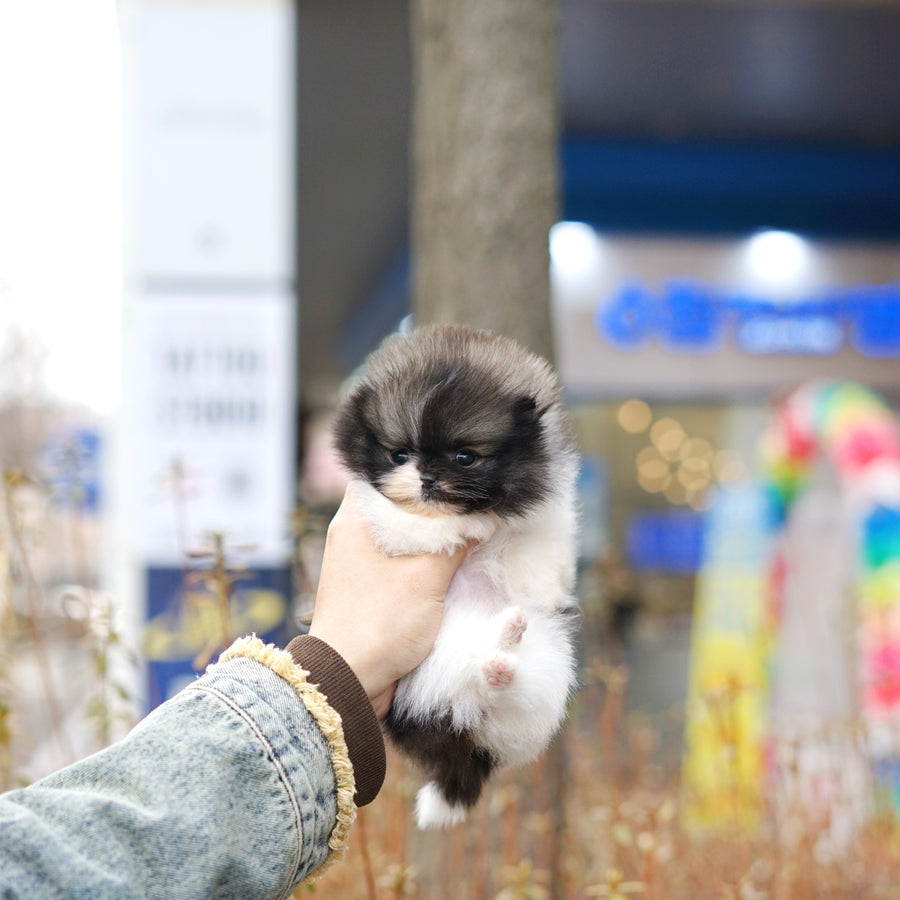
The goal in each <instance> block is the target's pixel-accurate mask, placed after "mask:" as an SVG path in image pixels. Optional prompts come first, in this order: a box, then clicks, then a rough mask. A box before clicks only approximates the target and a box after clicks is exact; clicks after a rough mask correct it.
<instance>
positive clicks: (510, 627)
mask: <svg viewBox="0 0 900 900" xmlns="http://www.w3.org/2000/svg"><path fill="white" fill-rule="evenodd" d="M527 627H528V620H527V619H526V618H525V614H524V613H523V612H522V610H520V609H515V610H513V611H512V612H511V613H510V615H509V618H508V619H507V620H506V621H505V622H504V623H503V629H502V630H501V632H500V646H501V647H512V646H514V645H515V644H518V643H519V641H521V640H522V635H523V634H525V629H526V628H527Z"/></svg>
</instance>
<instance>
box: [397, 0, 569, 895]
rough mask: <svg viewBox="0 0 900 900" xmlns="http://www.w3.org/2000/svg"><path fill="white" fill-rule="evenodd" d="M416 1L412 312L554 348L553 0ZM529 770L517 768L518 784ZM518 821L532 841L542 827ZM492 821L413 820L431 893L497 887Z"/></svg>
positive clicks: (558, 843) (556, 768)
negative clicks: (456, 826) (453, 847)
mask: <svg viewBox="0 0 900 900" xmlns="http://www.w3.org/2000/svg"><path fill="white" fill-rule="evenodd" d="M411 10H412V22H411V38H412V59H413V134H412V154H411V157H412V197H413V199H412V215H411V219H412V250H413V254H412V257H413V278H412V285H413V313H414V317H415V320H416V322H417V323H418V324H424V323H427V322H465V323H467V324H470V325H475V326H478V327H481V328H489V329H491V330H493V331H497V332H500V333H503V334H507V335H509V336H510V337H513V338H516V339H517V340H519V341H520V342H521V343H523V344H525V345H526V346H528V347H530V348H531V349H532V350H534V351H536V352H538V353H540V354H542V355H543V356H545V357H547V358H549V359H551V360H552V358H553V341H552V335H551V318H550V272H549V266H550V254H549V247H548V236H549V231H550V227H551V225H553V223H554V222H555V221H556V220H557V211H558V210H557V205H558V196H557V195H558V179H557V141H558V132H559V108H558V75H557V72H558V62H557V26H558V21H557V19H558V12H559V10H558V0H411ZM565 765H566V757H565V744H564V740H563V736H562V735H560V736H559V738H558V739H557V740H555V741H554V742H553V744H552V745H551V747H550V749H549V750H548V754H547V757H546V758H545V766H546V769H545V771H547V772H548V778H547V781H548V784H547V786H546V787H547V793H548V794H550V795H552V799H551V801H550V804H549V805H550V809H548V810H545V812H548V813H549V829H548V833H547V834H546V837H545V844H544V847H543V848H541V853H540V856H541V857H542V858H543V860H545V861H546V863H549V865H547V868H548V869H549V870H550V871H549V881H550V884H549V888H550V897H551V898H554V900H561V898H563V897H565V896H566V884H565V872H564V861H563V846H564V832H565V799H564V794H565V792H564V790H563V788H564V779H565V774H564V771H565ZM535 771H536V770H535V769H534V768H533V769H531V770H529V772H526V773H524V774H523V775H522V781H523V795H527V793H528V790H529V788H528V786H526V785H525V784H524V782H525V781H527V779H528V778H529V775H530V776H531V777H534V772H535ZM549 773H554V775H552V776H551V775H549ZM493 805H494V804H492V803H491V802H490V800H488V798H485V799H483V801H482V804H481V806H480V810H481V813H480V816H477V817H476V819H481V823H480V824H481V825H482V826H483V825H485V824H486V820H490V821H491V822H493V820H494V819H496V817H497V815H498V814H497V813H496V812H492V811H491V808H492V806H493ZM519 828H520V831H521V834H520V838H521V840H520V841H518V842H517V843H518V844H519V845H521V846H522V848H523V849H525V848H527V847H528V845H529V844H532V841H533V839H534V836H533V835H531V834H529V833H528V832H527V829H526V828H525V827H524V823H520V824H519ZM486 834H493V829H488V831H487V832H485V830H484V828H483V827H479V823H478V821H473V822H471V823H469V824H468V825H467V826H466V831H465V836H466V837H467V838H468V840H466V841H465V847H466V851H465V855H466V859H465V861H464V863H463V864H462V866H461V867H460V864H459V861H458V860H457V859H456V858H455V856H454V855H453V854H451V853H449V852H448V849H447V848H448V837H447V835H446V834H444V833H439V834H437V835H434V834H430V833H429V834H424V833H418V835H417V836H416V839H415V840H414V844H415V847H414V851H413V858H414V859H415V860H416V868H417V869H419V871H420V873H421V880H422V884H423V887H425V886H427V895H428V896H431V897H438V896H441V897H443V896H445V894H444V893H442V892H443V891H448V890H449V891H450V892H451V893H450V895H452V896H462V895H466V896H472V897H475V898H481V897H485V898H489V897H493V896H495V895H496V893H497V891H498V890H499V889H500V887H501V885H502V883H503V863H504V862H506V863H507V864H508V863H516V862H517V860H503V858H502V853H499V852H498V851H497V848H496V847H494V846H493V844H491V846H487V845H486V844H485V841H486V840H487V838H486ZM534 849H537V848H534ZM525 852H526V853H527V852H528V851H527V849H525ZM479 860H487V862H488V865H487V869H486V870H485V867H484V866H482V865H480V864H479ZM472 878H474V882H472V881H471V879H472ZM485 879H486V881H484V883H482V881H483V880H485ZM467 880H469V891H468V892H467V890H465V889H461V888H462V885H461V881H462V882H466V881H467Z"/></svg>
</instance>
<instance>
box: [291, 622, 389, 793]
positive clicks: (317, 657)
mask: <svg viewBox="0 0 900 900" xmlns="http://www.w3.org/2000/svg"><path fill="white" fill-rule="evenodd" d="M285 649H286V650H287V652H288V653H290V654H291V657H292V658H293V660H294V662H295V663H297V665H298V666H300V667H301V668H303V669H305V670H306V671H307V672H309V681H310V682H312V683H314V684H316V685H317V686H318V689H319V690H320V691H321V692H322V693H323V694H324V695H325V696H326V697H327V698H328V702H329V703H330V704H331V706H332V707H333V708H334V709H335V710H336V712H337V713H338V714H339V715H340V717H341V721H342V723H343V728H344V740H345V741H346V743H347V752H348V753H349V755H350V762H351V764H352V765H353V775H354V777H355V779H356V796H355V801H356V805H357V806H365V805H366V804H367V803H371V802H372V801H373V800H374V799H375V797H376V795H377V794H378V792H379V791H380V790H381V785H382V784H383V783H384V773H385V768H386V761H385V753H384V738H383V737H382V735H381V727H380V726H379V724H378V719H377V718H376V716H375V710H374V709H372V704H371V703H370V702H369V698H368V697H367V696H366V692H365V691H364V690H363V686H362V685H361V684H360V683H359V679H358V678H357V677H356V675H354V674H353V670H352V669H351V668H350V666H348V665H347V663H346V662H345V661H344V658H343V657H342V656H341V655H340V654H339V653H338V652H337V651H336V650H334V649H332V648H331V647H330V646H329V645H328V644H326V643H325V642H324V641H320V640H319V639H318V638H315V637H312V636H311V635H308V634H302V635H300V636H299V637H295V638H294V639H293V640H292V641H291V642H290V643H289V644H288V645H287V647H286V648H285Z"/></svg>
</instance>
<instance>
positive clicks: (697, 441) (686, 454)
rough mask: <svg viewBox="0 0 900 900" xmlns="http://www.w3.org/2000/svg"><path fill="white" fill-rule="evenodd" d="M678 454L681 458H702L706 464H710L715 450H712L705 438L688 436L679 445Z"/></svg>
mask: <svg viewBox="0 0 900 900" xmlns="http://www.w3.org/2000/svg"><path fill="white" fill-rule="evenodd" d="M680 455H681V458H682V459H683V460H687V459H701V460H704V461H705V462H706V463H707V465H710V464H711V463H712V461H713V457H714V456H715V455H716V452H715V450H713V448H712V444H710V442H709V441H707V440H706V439H704V438H690V439H689V440H686V441H685V442H684V443H683V444H682V445H681V451H680Z"/></svg>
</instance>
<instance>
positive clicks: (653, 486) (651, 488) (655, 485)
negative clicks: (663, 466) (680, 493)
mask: <svg viewBox="0 0 900 900" xmlns="http://www.w3.org/2000/svg"><path fill="white" fill-rule="evenodd" d="M671 483H672V476H671V475H670V474H668V472H667V473H666V475H665V476H664V477H662V478H649V477H647V476H646V475H645V474H644V473H643V472H638V484H639V485H640V486H641V487H642V488H643V489H644V490H645V491H647V492H648V493H650V494H658V493H660V491H664V490H665V489H666V488H667V487H668V486H669V485H670V484H671Z"/></svg>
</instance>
